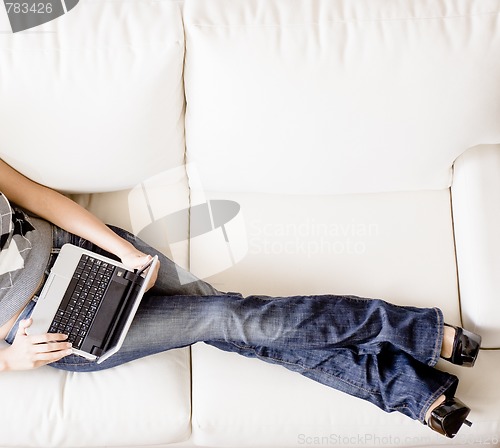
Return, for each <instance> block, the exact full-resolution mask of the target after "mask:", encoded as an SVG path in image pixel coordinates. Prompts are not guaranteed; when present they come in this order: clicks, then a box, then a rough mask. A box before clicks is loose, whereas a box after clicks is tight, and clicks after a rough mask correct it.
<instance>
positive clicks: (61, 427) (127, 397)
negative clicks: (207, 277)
mask: <svg viewBox="0 0 500 448" xmlns="http://www.w3.org/2000/svg"><path fill="white" fill-rule="evenodd" d="M189 370H190V360H189V350H187V349H181V350H176V351H172V352H169V353H167V354H162V355H159V356H152V357H148V358H145V359H143V360H140V361H135V362H132V363H129V364H127V365H124V366H120V367H117V368H115V369H112V370H106V371H103V372H98V373H80V374H74V373H66V372H62V371H56V370H54V369H52V368H51V367H43V368H40V369H38V370H35V371H28V372H9V373H5V372H4V373H2V382H1V395H2V406H1V407H0V420H1V421H2V431H1V432H0V446H2V447H14V446H16V447H17V446H22V447H30V446H44V447H56V446H68V447H69V446H71V447H77V446H87V447H103V446H127V445H128V446H142V445H159V444H166V443H174V442H180V441H183V440H186V439H187V438H189V435H190V432H191V430H190V411H191V407H190V398H189V396H190V381H189V377H190V373H189Z"/></svg>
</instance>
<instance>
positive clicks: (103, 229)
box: [0, 159, 149, 268]
mask: <svg viewBox="0 0 500 448" xmlns="http://www.w3.org/2000/svg"><path fill="white" fill-rule="evenodd" d="M0 191H2V193H4V194H5V196H7V198H8V199H9V200H10V201H11V202H14V203H15V204H17V205H19V206H20V207H22V208H24V209H26V210H29V211H30V212H32V213H34V214H36V215H38V216H39V217H41V218H43V219H46V220H47V221H49V222H52V223H53V224H55V225H57V226H59V227H61V228H63V229H65V230H67V231H68V232H71V233H74V234H76V235H78V236H80V237H82V238H84V239H86V240H88V241H91V242H93V243H94V244H96V245H98V246H99V247H101V248H102V249H104V250H107V251H108V252H111V253H113V254H115V255H116V256H117V257H119V258H120V259H121V260H122V262H123V263H124V264H126V265H127V266H129V267H131V268H136V267H140V266H142V265H144V264H145V263H146V262H147V261H148V258H149V256H147V255H145V254H143V253H142V252H140V251H138V250H137V249H135V247H134V246H133V245H132V244H130V243H129V242H128V241H126V240H124V239H123V238H121V237H119V236H118V235H116V234H115V233H114V232H113V231H112V230H111V229H109V228H108V227H107V226H106V225H105V224H104V223H103V222H102V221H101V220H99V219H98V218H97V217H96V216H94V215H93V214H92V213H90V212H89V211H87V210H85V209H84V208H83V207H81V206H80V205H78V204H77V203H76V202H74V201H72V200H71V199H69V198H67V197H66V196H64V195H62V194H60V193H58V192H57V191H55V190H52V189H50V188H48V187H45V186H43V185H40V184H38V183H36V182H33V181H32V180H30V179H28V178H27V177H25V176H24V175H22V174H21V173H19V172H18V171H16V170H15V169H14V168H12V167H11V166H9V165H8V164H7V163H5V162H4V161H3V160H1V159H0Z"/></svg>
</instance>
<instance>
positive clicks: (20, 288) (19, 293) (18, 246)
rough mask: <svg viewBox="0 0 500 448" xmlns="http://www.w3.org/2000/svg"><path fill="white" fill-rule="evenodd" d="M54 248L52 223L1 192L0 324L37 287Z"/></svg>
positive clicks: (19, 308) (7, 318)
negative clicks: (21, 206)
mask: <svg viewBox="0 0 500 448" xmlns="http://www.w3.org/2000/svg"><path fill="white" fill-rule="evenodd" d="M51 248H52V227H51V224H49V223H48V222H47V221H44V220H43V219H38V218H33V217H31V216H28V215H27V214H26V213H25V212H23V211H22V210H21V209H20V208H18V207H15V206H11V205H10V204H9V201H8V200H7V198H6V197H5V196H4V195H3V194H2V193H1V192H0V326H2V325H3V324H5V323H6V322H8V321H9V319H10V318H11V317H12V316H13V315H14V314H16V312H18V311H20V310H21V309H22V308H23V306H24V305H26V303H27V302H28V300H29V298H30V297H31V296H32V295H33V293H34V292H35V291H36V288H37V286H38V285H39V283H40V280H41V278H42V276H43V273H44V271H45V268H46V266H47V262H48V259H49V255H50V250H51Z"/></svg>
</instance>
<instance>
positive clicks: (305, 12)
mask: <svg viewBox="0 0 500 448" xmlns="http://www.w3.org/2000/svg"><path fill="white" fill-rule="evenodd" d="M499 12H500V3H499V2H497V1H495V0H485V1H465V0H436V1H432V2H429V1H424V0H404V1H398V2H387V1H382V0H375V1H370V2H367V1H365V0H343V1H330V0H297V1H294V2H293V7H290V1H289V0H247V1H233V0H212V1H198V0H186V2H185V6H184V15H185V18H184V23H185V28H186V67H185V82H186V98H187V115H186V139H187V150H188V157H189V160H190V161H191V162H195V163H197V165H198V166H199V170H200V174H201V177H202V180H203V184H204V186H205V188H206V189H207V190H213V191H240V192H267V193H292V194H293V193H298V194H328V193H352V192H379V191H393V190H404V191H405V190H415V189H416V190H420V189H442V188H446V187H448V186H449V185H450V181H451V165H452V163H453V161H454V160H455V158H456V157H457V156H458V155H460V154H461V153H462V152H463V151H464V150H466V149H467V148H468V147H471V146H474V145H476V144H479V143H486V142H500V125H499V123H500V109H499V108H498V106H497V105H498V102H499V101H500V84H499V83H498V78H499V76H500V58H499V57H498V54H499V52H500V34H499V33H498V32H496V30H497V28H498V20H499V17H498V14H499ZM478 86H480V88H478ZM465 123H466V125H465Z"/></svg>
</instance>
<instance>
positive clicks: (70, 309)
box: [49, 255, 115, 349]
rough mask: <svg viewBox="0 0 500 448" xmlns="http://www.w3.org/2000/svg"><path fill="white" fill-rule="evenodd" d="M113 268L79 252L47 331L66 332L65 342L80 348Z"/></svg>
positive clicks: (109, 280)
mask: <svg viewBox="0 0 500 448" xmlns="http://www.w3.org/2000/svg"><path fill="white" fill-rule="evenodd" d="M114 269H115V267H114V266H113V265H111V264H109V263H106V262H104V261H101V260H98V259H96V258H94V257H92V256H88V255H82V257H81V258H80V262H79V263H78V267H77V268H76V270H75V274H74V275H73V278H72V280H71V283H70V285H69V287H68V289H67V291H66V294H65V295H64V298H63V300H62V302H61V305H60V307H59V309H58V310H57V313H56V316H55V317H54V320H53V321H52V324H51V326H50V329H49V333H63V334H67V335H68V342H71V343H72V344H73V348H76V349H79V348H80V347H81V345H82V343H83V340H84V338H85V336H86V335H87V333H88V331H89V329H90V326H91V325H92V321H93V320H94V316H95V314H96V312H97V310H98V309H99V305H100V304H101V301H102V299H103V297H104V293H105V292H106V289H107V287H108V285H109V283H110V282H111V277H112V275H113V271H114Z"/></svg>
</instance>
